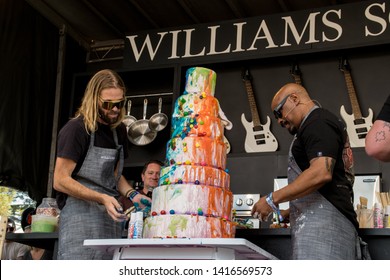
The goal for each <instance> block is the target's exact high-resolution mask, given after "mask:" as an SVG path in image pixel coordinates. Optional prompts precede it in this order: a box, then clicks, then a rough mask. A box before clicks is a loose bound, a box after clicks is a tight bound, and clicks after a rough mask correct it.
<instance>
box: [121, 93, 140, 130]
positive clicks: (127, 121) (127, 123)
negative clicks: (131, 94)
mask: <svg viewBox="0 0 390 280" xmlns="http://www.w3.org/2000/svg"><path fill="white" fill-rule="evenodd" d="M130 112H131V100H130V99H129V100H128V101H127V115H126V116H125V117H124V119H123V121H122V122H123V123H124V124H125V126H126V130H127V132H129V127H130V125H131V124H132V123H133V122H135V121H136V120H137V119H136V118H135V117H134V116H132V115H130Z"/></svg>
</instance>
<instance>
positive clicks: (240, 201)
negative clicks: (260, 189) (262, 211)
mask: <svg viewBox="0 0 390 280" xmlns="http://www.w3.org/2000/svg"><path fill="white" fill-rule="evenodd" d="M259 199H260V194H234V195H233V209H234V210H235V212H236V215H235V219H236V221H238V222H239V223H241V224H244V225H245V226H246V227H248V228H252V229H259V228H260V220H259V219H255V218H253V217H252V216H251V210H252V207H253V205H254V204H255V203H256V202H257V201H258V200H259Z"/></svg>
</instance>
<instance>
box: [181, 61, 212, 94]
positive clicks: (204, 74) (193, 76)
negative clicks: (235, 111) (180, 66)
mask: <svg viewBox="0 0 390 280" xmlns="http://www.w3.org/2000/svg"><path fill="white" fill-rule="evenodd" d="M216 80H217V74H216V73H215V72H214V71H213V70H210V69H207V68H202V67H193V68H190V69H188V70H187V73H186V86H185V92H184V94H187V93H203V92H204V93H205V94H206V95H209V96H214V91H215V85H216Z"/></svg>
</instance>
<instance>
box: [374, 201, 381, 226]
mask: <svg viewBox="0 0 390 280" xmlns="http://www.w3.org/2000/svg"><path fill="white" fill-rule="evenodd" d="M374 228H383V215H382V205H381V204H380V203H377V202H376V203H375V204H374Z"/></svg>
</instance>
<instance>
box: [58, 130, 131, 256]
mask: <svg viewBox="0 0 390 280" xmlns="http://www.w3.org/2000/svg"><path fill="white" fill-rule="evenodd" d="M112 132H113V136H114V141H115V144H116V149H108V148H101V147H96V146H95V145H94V143H95V141H94V140H95V133H91V141H90V144H89V148H88V151H87V155H86V157H85V159H84V162H83V164H82V166H81V168H80V170H79V172H78V173H77V174H76V176H75V180H77V181H78V182H80V183H81V184H83V185H84V186H86V187H87V188H90V189H92V190H95V191H97V192H100V193H105V194H108V195H110V196H115V197H117V196H118V195H119V193H118V191H117V189H116V187H117V184H118V181H119V178H120V176H121V174H122V169H123V157H124V155H123V147H122V145H118V137H117V133H116V130H115V129H112ZM118 157H119V168H118V174H117V175H116V176H115V167H116V163H117V162H118ZM59 224H60V229H59V238H58V239H59V245H58V259H60V260H66V259H70V260H91V259H112V255H111V254H108V253H106V252H103V251H100V250H95V249H92V248H87V247H84V246H83V242H84V240H85V239H107V238H121V223H119V222H115V221H114V220H113V219H112V218H111V217H110V216H109V215H108V213H107V210H106V208H105V207H104V205H101V204H98V203H97V202H94V201H85V200H81V199H78V198H75V197H72V196H69V197H68V198H67V200H66V204H65V206H64V208H63V209H62V210H61V215H60V222H59Z"/></svg>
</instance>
